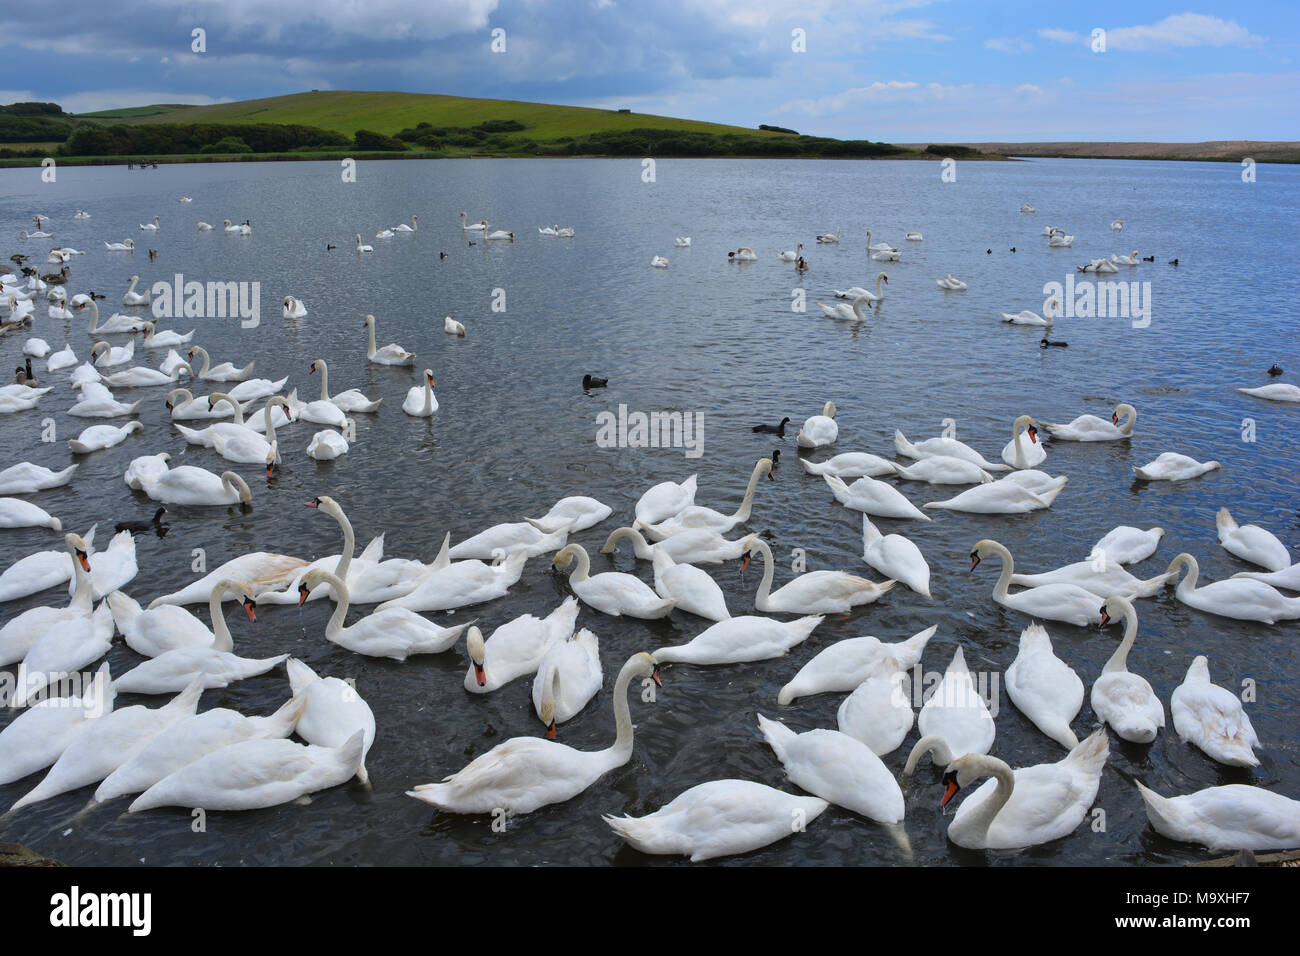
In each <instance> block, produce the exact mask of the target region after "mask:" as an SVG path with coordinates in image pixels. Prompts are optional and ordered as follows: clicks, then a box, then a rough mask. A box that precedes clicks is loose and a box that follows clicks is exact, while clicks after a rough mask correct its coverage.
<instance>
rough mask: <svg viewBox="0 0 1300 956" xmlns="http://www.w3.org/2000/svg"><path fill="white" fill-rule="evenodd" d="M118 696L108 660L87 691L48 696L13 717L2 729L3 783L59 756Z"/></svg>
mask: <svg viewBox="0 0 1300 956" xmlns="http://www.w3.org/2000/svg"><path fill="white" fill-rule="evenodd" d="M115 696H116V691H115V690H114V689H113V681H112V678H111V677H110V676H109V670H108V662H107V661H105V662H104V663H103V664H102V665H100V668H99V670H98V672H96V674H95V678H94V681H93V682H92V684H91V685H90V687H88V688H86V692H85V693H84V694H82V695H80V696H74V697H47V698H46V699H45V700H42V701H38V702H37V703H35V704H33V705H32V706H30V707H28V708H27V709H26V710H24V711H23V712H22V713H21V714H19V715H18V716H17V717H15V718H14V719H13V720H11V721H10V722H9V724H8V725H7V726H6V727H5V729H4V730H2V731H0V786H4V785H7V784H10V783H13V782H14V781H16V780H21V779H22V778H23V777H26V776H29V775H30V774H33V773H36V772H37V771H38V770H44V769H45V768H46V767H48V766H50V764H52V763H54V762H55V761H56V760H58V759H59V757H60V756H61V755H62V754H63V751H65V750H67V749H68V747H70V746H71V745H72V742H73V741H74V740H76V739H77V738H78V737H79V736H81V734H83V733H84V732H85V731H86V730H88V729H89V728H90V725H91V724H92V723H93V722H94V721H95V720H98V719H99V718H100V717H103V716H105V715H107V714H110V713H112V712H113V703H114V698H115Z"/></svg>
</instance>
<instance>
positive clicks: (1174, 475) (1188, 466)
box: [1133, 451, 1219, 481]
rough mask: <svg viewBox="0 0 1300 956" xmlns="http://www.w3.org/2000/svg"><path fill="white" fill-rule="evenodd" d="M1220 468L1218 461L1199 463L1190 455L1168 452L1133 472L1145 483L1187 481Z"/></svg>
mask: <svg viewBox="0 0 1300 956" xmlns="http://www.w3.org/2000/svg"><path fill="white" fill-rule="evenodd" d="M1218 467H1219V463H1218V462H1217V461H1197V460H1196V459H1195V458H1192V457H1190V456H1189V455H1181V454H1179V453H1178V452H1176V451H1167V452H1163V453H1161V454H1160V455H1159V456H1158V457H1156V459H1155V460H1154V461H1149V462H1147V463H1146V464H1145V465H1134V466H1133V472H1134V474H1136V475H1137V476H1138V477H1139V478H1141V479H1142V480H1143V481H1187V480H1188V479H1189V478H1198V477H1200V476H1201V475H1203V474H1205V473H1206V472H1207V471H1214V469H1216V468H1218Z"/></svg>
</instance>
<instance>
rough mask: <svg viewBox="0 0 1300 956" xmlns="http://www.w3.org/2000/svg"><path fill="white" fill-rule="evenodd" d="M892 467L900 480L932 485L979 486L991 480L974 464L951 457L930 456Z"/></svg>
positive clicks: (988, 475) (991, 477)
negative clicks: (909, 463) (911, 463)
mask: <svg viewBox="0 0 1300 956" xmlns="http://www.w3.org/2000/svg"><path fill="white" fill-rule="evenodd" d="M893 467H894V471H895V473H896V474H897V475H898V477H900V478H906V479H907V480H908V481H924V482H927V483H928V484H932V485H979V484H987V483H988V482H990V481H992V480H993V476H992V475H990V474H989V473H988V472H987V471H985V470H984V469H983V468H981V467H980V466H979V465H977V464H975V463H974V462H972V461H966V460H965V459H962V458H953V457H952V456H951V455H931V456H930V457H929V458H921V459H919V460H918V461H917V462H916V464H914V465H894V466H893Z"/></svg>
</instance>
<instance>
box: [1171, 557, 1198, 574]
mask: <svg viewBox="0 0 1300 956" xmlns="http://www.w3.org/2000/svg"><path fill="white" fill-rule="evenodd" d="M1185 567H1186V568H1191V569H1192V570H1193V571H1196V572H1197V574H1198V576H1199V573H1200V568H1199V567H1198V566H1197V563H1196V558H1194V557H1192V556H1191V555H1190V554H1188V553H1187V552H1186V551H1184V552H1183V553H1182V554H1179V555H1175V557H1174V559H1173V560H1172V561H1170V562H1169V567H1168V568H1166V569H1165V573H1166V574H1174V573H1179V574H1181V573H1182V570H1183V568H1185Z"/></svg>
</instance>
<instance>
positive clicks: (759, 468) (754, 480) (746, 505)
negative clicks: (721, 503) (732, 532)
mask: <svg viewBox="0 0 1300 956" xmlns="http://www.w3.org/2000/svg"><path fill="white" fill-rule="evenodd" d="M762 477H763V464H762V462H759V463H758V464H757V465H755V466H754V471H753V473H752V474H751V475H750V476H749V484H748V485H746V486H745V497H744V498H743V499H741V502H740V507H739V508H737V509H736V513H735V514H733V515H732V516H731V518H732V520H733V521H735V522H737V523H739V522H741V521H748V520H749V515H750V513H751V512H752V511H753V510H754V492H755V491H757V490H758V482H759V480H760V479H761V478H762Z"/></svg>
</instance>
